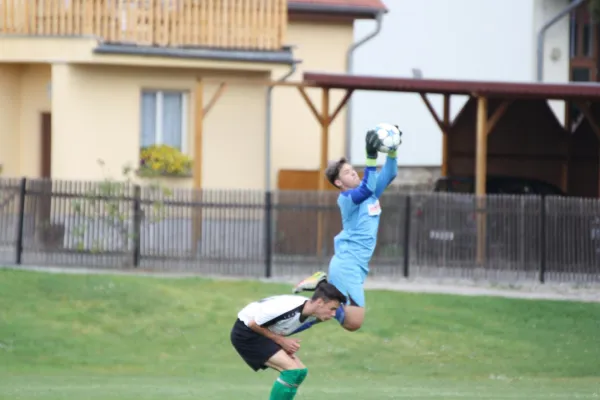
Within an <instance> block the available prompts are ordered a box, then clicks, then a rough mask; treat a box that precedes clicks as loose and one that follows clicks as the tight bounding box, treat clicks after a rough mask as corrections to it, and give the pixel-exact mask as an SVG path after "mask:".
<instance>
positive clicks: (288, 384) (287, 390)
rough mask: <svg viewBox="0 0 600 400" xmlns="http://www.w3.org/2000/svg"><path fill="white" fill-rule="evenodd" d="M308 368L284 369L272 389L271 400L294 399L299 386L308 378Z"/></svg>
mask: <svg viewBox="0 0 600 400" xmlns="http://www.w3.org/2000/svg"><path fill="white" fill-rule="evenodd" d="M307 373H308V370H307V369H306V368H305V369H290V370H287V371H282V372H281V374H280V375H279V377H278V378H277V380H275V383H274V384H273V388H272V389H271V397H269V400H292V399H293V398H294V397H295V396H296V392H297V391H298V386H300V384H301V383H302V382H303V381H304V378H306V374H307Z"/></svg>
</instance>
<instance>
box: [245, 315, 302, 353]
mask: <svg viewBox="0 0 600 400" xmlns="http://www.w3.org/2000/svg"><path fill="white" fill-rule="evenodd" d="M248 327H249V328H250V329H252V330H253V331H254V332H256V333H258V334H259V335H263V336H264V337H266V338H268V339H271V340H272V341H273V342H275V343H277V344H278V345H279V346H281V348H282V349H283V350H285V351H286V352H287V353H289V354H294V353H295V352H297V351H298V350H299V349H300V344H299V342H300V340H299V339H291V338H286V337H285V336H281V335H278V334H276V333H273V332H271V331H270V330H269V329H267V328H265V327H264V326H261V325H259V324H257V323H256V321H250V323H249V324H248Z"/></svg>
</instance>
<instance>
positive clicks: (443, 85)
mask: <svg viewBox="0 0 600 400" xmlns="http://www.w3.org/2000/svg"><path fill="white" fill-rule="evenodd" d="M303 79H304V83H305V84H307V85H309V86H316V87H323V88H330V89H353V90H367V91H386V92H408V93H410V92H412V93H432V94H457V95H468V96H485V97H490V98H505V99H519V98H536V99H548V100H573V101H590V100H592V101H600V84H598V83H588V82H585V83H584V82H571V83H530V82H527V83H525V82H491V81H459V80H442V79H415V78H392V77H378V76H361V75H346V74H327V73H314V72H306V73H304V77H303Z"/></svg>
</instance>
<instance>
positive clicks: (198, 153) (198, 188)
mask: <svg viewBox="0 0 600 400" xmlns="http://www.w3.org/2000/svg"><path fill="white" fill-rule="evenodd" d="M194 96H195V105H196V107H195V117H196V118H195V122H194V164H193V165H194V166H193V171H194V172H193V174H194V192H193V196H192V200H193V201H194V203H196V204H199V203H200V202H201V201H202V161H203V159H202V130H203V125H204V82H203V81H202V80H201V79H200V80H199V81H198V83H197V84H196V91H195V93H194ZM192 225H193V227H192V229H193V232H192V249H193V254H192V256H194V257H195V256H196V255H197V254H198V245H199V243H198V242H199V241H200V238H201V237H202V208H201V206H199V205H196V206H194V207H193V208H192Z"/></svg>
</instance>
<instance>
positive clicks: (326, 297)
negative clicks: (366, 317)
mask: <svg viewBox="0 0 600 400" xmlns="http://www.w3.org/2000/svg"><path fill="white" fill-rule="evenodd" d="M312 299H313V300H317V299H323V301H325V302H328V301H331V300H337V301H339V302H340V304H346V301H347V299H346V296H344V294H343V293H342V292H340V291H339V290H338V289H337V288H336V287H335V286H333V285H332V284H331V283H329V282H321V283H319V286H317V288H316V289H315V293H314V294H313V296H312Z"/></svg>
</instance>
